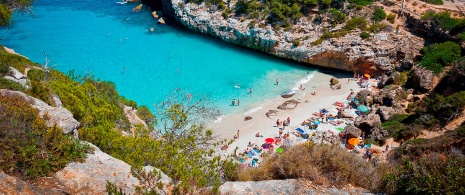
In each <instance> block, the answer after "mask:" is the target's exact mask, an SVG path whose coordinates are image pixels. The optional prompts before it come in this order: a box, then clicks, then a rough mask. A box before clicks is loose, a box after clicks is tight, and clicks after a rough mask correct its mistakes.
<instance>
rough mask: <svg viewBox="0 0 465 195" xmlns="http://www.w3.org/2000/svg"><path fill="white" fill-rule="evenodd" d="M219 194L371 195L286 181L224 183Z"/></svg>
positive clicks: (362, 191) (358, 190)
mask: <svg viewBox="0 0 465 195" xmlns="http://www.w3.org/2000/svg"><path fill="white" fill-rule="evenodd" d="M219 192H220V194H224V195H233V194H234V195H236V194H254V195H267V194H282V195H287V194H334V195H339V194H340V195H342V194H344V195H345V194H367V195H368V194H372V193H370V192H369V191H368V190H365V189H362V188H354V187H350V188H347V189H346V190H340V189H337V188H329V187H322V186H314V185H312V184H311V182H310V183H309V182H306V181H301V180H296V179H286V180H268V181H255V182H254V181H247V182H226V183H224V184H223V185H221V186H220V188H219Z"/></svg>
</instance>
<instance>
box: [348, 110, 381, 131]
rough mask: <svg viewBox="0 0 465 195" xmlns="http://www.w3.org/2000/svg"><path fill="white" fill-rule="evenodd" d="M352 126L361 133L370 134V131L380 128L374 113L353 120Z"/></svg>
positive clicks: (378, 120)
mask: <svg viewBox="0 0 465 195" xmlns="http://www.w3.org/2000/svg"><path fill="white" fill-rule="evenodd" d="M354 125H355V127H357V128H360V129H361V130H362V131H365V132H370V131H371V130H372V129H374V128H376V127H380V126H381V119H380V118H379V115H377V114H375V113H371V114H368V115H366V116H358V117H357V118H355V121H354Z"/></svg>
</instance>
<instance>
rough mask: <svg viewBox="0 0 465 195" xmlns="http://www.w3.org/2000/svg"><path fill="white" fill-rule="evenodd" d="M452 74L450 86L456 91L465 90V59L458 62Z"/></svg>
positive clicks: (449, 81)
mask: <svg viewBox="0 0 465 195" xmlns="http://www.w3.org/2000/svg"><path fill="white" fill-rule="evenodd" d="M464 43H465V42H464ZM450 73H451V75H450V78H449V80H448V84H449V86H450V87H453V90H454V91H463V90H465V59H461V60H459V61H457V62H456V63H455V64H454V67H453V68H452V70H451V71H450Z"/></svg>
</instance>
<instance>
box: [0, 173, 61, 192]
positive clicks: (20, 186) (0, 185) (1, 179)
mask: <svg viewBox="0 0 465 195" xmlns="http://www.w3.org/2000/svg"><path fill="white" fill-rule="evenodd" d="M0 194H29V195H36V194H37V195H41V194H50V195H58V194H63V193H61V192H59V191H56V190H52V189H41V188H38V187H36V186H33V185H31V184H29V183H27V182H25V181H23V180H21V179H20V178H17V177H13V176H9V175H7V174H5V173H4V172H3V171H2V170H0Z"/></svg>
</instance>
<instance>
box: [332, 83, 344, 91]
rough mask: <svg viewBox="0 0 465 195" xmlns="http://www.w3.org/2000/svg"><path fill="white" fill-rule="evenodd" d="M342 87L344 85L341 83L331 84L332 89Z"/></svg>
mask: <svg viewBox="0 0 465 195" xmlns="http://www.w3.org/2000/svg"><path fill="white" fill-rule="evenodd" d="M341 87H342V85H341V83H338V84H335V85H331V89H332V90H337V89H341Z"/></svg>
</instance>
